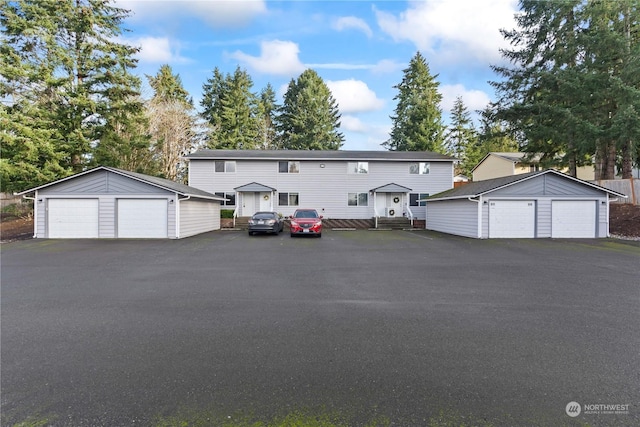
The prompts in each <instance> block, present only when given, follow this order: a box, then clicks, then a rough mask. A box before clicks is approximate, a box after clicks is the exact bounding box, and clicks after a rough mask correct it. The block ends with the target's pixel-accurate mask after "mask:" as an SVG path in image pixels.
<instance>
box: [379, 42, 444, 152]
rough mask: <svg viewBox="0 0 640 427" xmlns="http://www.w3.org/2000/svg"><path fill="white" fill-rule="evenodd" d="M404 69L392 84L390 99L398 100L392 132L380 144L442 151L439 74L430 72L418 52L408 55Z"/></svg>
mask: <svg viewBox="0 0 640 427" xmlns="http://www.w3.org/2000/svg"><path fill="white" fill-rule="evenodd" d="M403 73H404V76H403V78H402V82H400V83H399V84H398V85H396V86H394V88H395V89H398V95H396V96H395V97H394V98H393V99H394V100H396V101H397V102H398V104H397V106H396V108H395V110H394V113H395V114H394V115H393V116H391V121H392V129H391V135H390V138H389V139H388V140H387V141H386V142H384V143H383V144H382V146H383V147H385V148H387V149H388V150H391V151H435V152H441V153H442V152H444V151H445V149H444V147H443V142H444V141H443V136H444V130H445V126H444V124H443V122H442V111H441V110H440V102H442V95H441V94H440V92H438V86H439V85H440V83H439V82H438V81H437V78H438V76H437V75H435V76H434V75H431V71H430V70H429V65H428V64H427V61H426V60H425V58H424V57H423V56H422V54H421V53H420V52H417V53H416V54H415V55H414V56H413V58H411V61H409V66H408V67H407V68H405V69H404V70H403Z"/></svg>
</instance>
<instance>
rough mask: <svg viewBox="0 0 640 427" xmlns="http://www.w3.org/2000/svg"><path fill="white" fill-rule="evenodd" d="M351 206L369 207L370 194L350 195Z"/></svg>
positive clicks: (349, 203) (349, 202)
mask: <svg viewBox="0 0 640 427" xmlns="http://www.w3.org/2000/svg"><path fill="white" fill-rule="evenodd" d="M347 204H348V205H349V206H369V193H349V200H348V202H347Z"/></svg>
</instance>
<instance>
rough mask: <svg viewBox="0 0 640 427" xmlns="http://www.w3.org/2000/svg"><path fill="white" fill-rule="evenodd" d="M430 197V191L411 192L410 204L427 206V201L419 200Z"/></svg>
mask: <svg viewBox="0 0 640 427" xmlns="http://www.w3.org/2000/svg"><path fill="white" fill-rule="evenodd" d="M427 197H429V193H410V194H409V206H427V202H419V201H418V200H423V199H426V198H427Z"/></svg>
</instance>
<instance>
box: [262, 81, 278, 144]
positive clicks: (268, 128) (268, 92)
mask: <svg viewBox="0 0 640 427" xmlns="http://www.w3.org/2000/svg"><path fill="white" fill-rule="evenodd" d="M278 108H279V106H278V104H277V103H276V92H275V90H273V87H272V86H271V84H270V83H267V86H266V87H265V88H264V89H263V90H262V91H261V92H260V97H259V101H258V117H257V119H258V147H257V148H260V149H263V150H276V149H278V148H280V147H279V146H278V141H277V138H276V136H277V135H276V126H275V123H276V113H277V111H278Z"/></svg>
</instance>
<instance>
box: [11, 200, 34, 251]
mask: <svg viewBox="0 0 640 427" xmlns="http://www.w3.org/2000/svg"><path fill="white" fill-rule="evenodd" d="M13 194H14V195H16V193H13ZM37 195H38V192H37V191H36V194H35V196H36V197H29V196H25V195H23V196H22V198H23V199H26V200H33V238H34V239H35V238H36V230H37V228H38V201H37V200H36V198H37Z"/></svg>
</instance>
